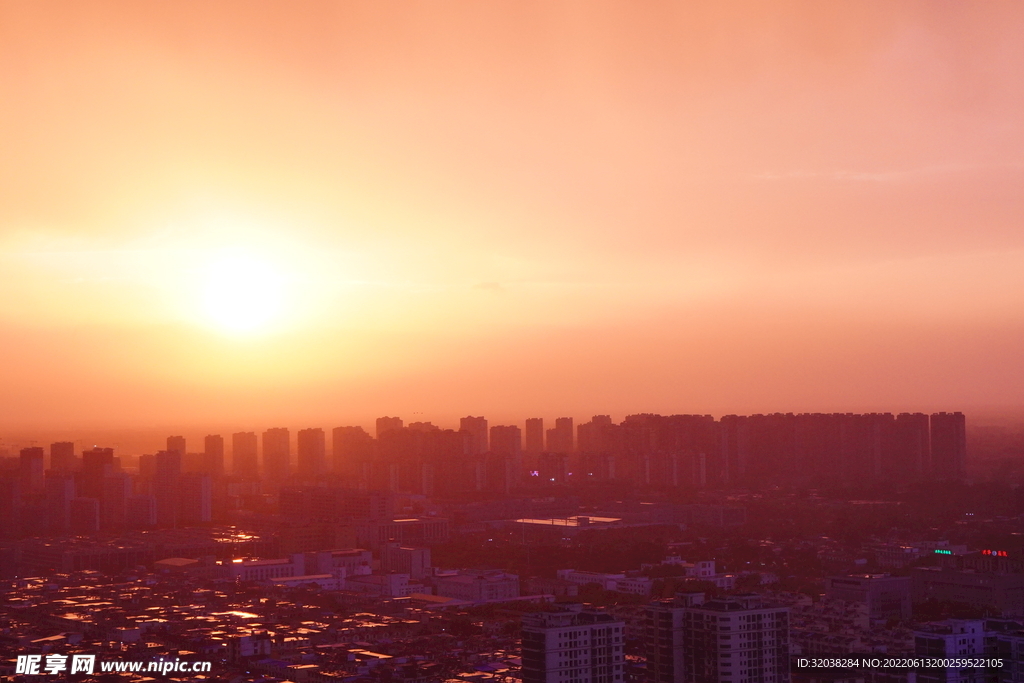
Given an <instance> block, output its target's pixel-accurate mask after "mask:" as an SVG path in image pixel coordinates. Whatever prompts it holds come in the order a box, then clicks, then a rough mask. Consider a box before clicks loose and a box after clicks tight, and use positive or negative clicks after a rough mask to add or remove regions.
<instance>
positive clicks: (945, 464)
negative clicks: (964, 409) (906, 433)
mask: <svg viewBox="0 0 1024 683" xmlns="http://www.w3.org/2000/svg"><path fill="white" fill-rule="evenodd" d="M931 446H932V458H931V466H932V476H933V477H935V478H936V479H957V478H959V477H962V476H964V473H965V470H966V465H967V426H966V421H965V419H964V414H963V413H933V414H932V416H931Z"/></svg>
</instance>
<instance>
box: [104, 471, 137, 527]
mask: <svg viewBox="0 0 1024 683" xmlns="http://www.w3.org/2000/svg"><path fill="white" fill-rule="evenodd" d="M131 495H132V480H131V477H129V476H128V475H127V474H124V473H122V472H114V473H112V474H110V475H108V476H107V477H106V478H104V480H103V499H102V500H101V501H100V526H101V527H102V528H103V529H104V530H107V529H109V530H120V529H123V528H124V527H125V524H126V521H127V513H128V511H127V507H126V504H127V501H128V498H130V497H131Z"/></svg>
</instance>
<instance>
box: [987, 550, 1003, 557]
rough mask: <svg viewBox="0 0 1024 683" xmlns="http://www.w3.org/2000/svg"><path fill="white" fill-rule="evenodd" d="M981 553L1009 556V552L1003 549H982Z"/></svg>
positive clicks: (993, 555)
mask: <svg viewBox="0 0 1024 683" xmlns="http://www.w3.org/2000/svg"><path fill="white" fill-rule="evenodd" d="M981 554H982V555H991V556H992V557H1009V556H1010V554H1009V553H1008V552H1006V551H1005V550H982V551H981Z"/></svg>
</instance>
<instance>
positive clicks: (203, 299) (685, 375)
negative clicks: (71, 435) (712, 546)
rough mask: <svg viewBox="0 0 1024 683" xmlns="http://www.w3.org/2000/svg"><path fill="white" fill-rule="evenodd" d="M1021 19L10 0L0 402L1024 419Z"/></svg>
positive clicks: (362, 414)
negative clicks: (1010, 414)
mask: <svg viewBox="0 0 1024 683" xmlns="http://www.w3.org/2000/svg"><path fill="white" fill-rule="evenodd" d="M1022 36H1024V3H1020V2H946V1H939V0H928V1H927V2H893V1H891V0H887V1H885V2H876V3H872V2H859V1H858V2H820V1H814V2H781V1H780V2H760V1H758V2H747V3H729V2H717V1H716V2H707V3H699V2H698V3H691V2H677V3H661V2H633V1H629V2H626V1H624V2H615V3H612V2H596V1H593V0H588V1H587V2H571V3H570V2H553V1H549V0H545V1H543V2H523V1H522V0H515V1H513V2H497V1H486V2H481V1H479V0H474V1H472V2H418V3H417V2H403V3H391V2H380V1H374V2H347V1H341V0H338V1H335V2H255V1H252V0H247V1H245V2H219V1H215V0H214V1H211V0H203V1H202V2H185V1H182V0H175V1H174V2H146V1H142V2H140V1H138V0H133V1H131V2H88V1H83V2H45V1H40V2H29V1H20V0H0V427H2V428H6V429H22V428H42V427H47V426H53V427H60V428H72V427H76V426H93V427H98V426H102V427H111V428H114V427H132V426H145V425H176V424H181V425H199V424H203V425H206V424H210V425H213V424H224V425H232V426H236V425H237V426H239V427H242V426H250V425H252V426H275V425H277V424H281V425H289V424H292V423H295V424H294V426H309V425H318V426H324V427H330V426H335V425H337V424H346V423H360V421H362V422H363V423H364V424H367V426H369V423H368V422H367V419H368V418H372V417H375V416H377V415H384V414H392V415H394V414H397V415H402V416H403V417H405V418H406V420H415V419H430V420H434V421H435V422H436V423H438V424H442V425H443V426H450V425H451V424H452V422H453V420H454V419H455V418H457V417H458V416H459V415H466V414H474V415H478V414H483V415H486V416H488V418H490V419H491V420H492V423H500V422H502V421H512V420H519V419H521V418H523V417H529V416H532V415H541V416H545V417H548V418H552V417H555V416H557V415H574V416H578V417H585V416H589V415H590V414H593V413H611V414H612V415H613V416H614V417H615V418H616V419H620V418H621V417H622V416H623V415H624V414H626V413H633V412H645V411H653V412H663V413H677V412H699V413H713V414H722V413H729V412H738V413H749V412H765V411H777V410H779V411H832V410H844V411H845V410H853V411H862V410H863V411H867V410H885V411H902V410H964V411H966V412H970V411H984V410H990V411H992V410H1016V409H1018V408H1020V407H1021V406H1022V405H1024V363H1022V360H1021V355H1022V351H1024V220H1022V219H1024V39H1022ZM300 422H301V423H304V424H299V423H300Z"/></svg>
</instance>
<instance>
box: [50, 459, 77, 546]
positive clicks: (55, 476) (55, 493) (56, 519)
mask: <svg viewBox="0 0 1024 683" xmlns="http://www.w3.org/2000/svg"><path fill="white" fill-rule="evenodd" d="M45 486H46V513H47V516H48V518H49V524H48V527H49V530H50V533H53V534H63V533H66V532H67V531H68V530H69V529H70V528H71V501H72V500H73V499H74V497H75V478H74V477H73V476H71V475H70V474H66V473H64V472H63V471H60V470H55V471H51V472H48V473H47V474H46V483H45Z"/></svg>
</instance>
